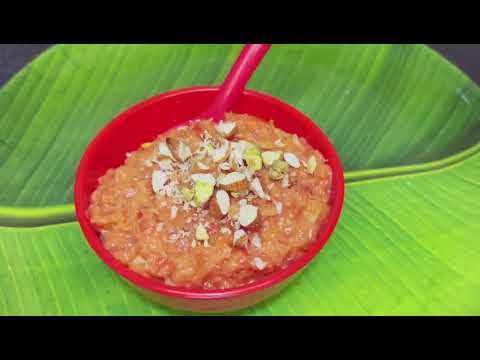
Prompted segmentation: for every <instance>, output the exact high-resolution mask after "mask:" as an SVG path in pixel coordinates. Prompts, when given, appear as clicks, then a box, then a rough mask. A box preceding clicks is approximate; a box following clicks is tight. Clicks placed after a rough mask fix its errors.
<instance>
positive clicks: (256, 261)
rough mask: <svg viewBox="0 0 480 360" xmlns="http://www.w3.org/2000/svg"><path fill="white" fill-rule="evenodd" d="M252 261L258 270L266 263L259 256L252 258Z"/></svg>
mask: <svg viewBox="0 0 480 360" xmlns="http://www.w3.org/2000/svg"><path fill="white" fill-rule="evenodd" d="M253 263H254V264H255V267H256V268H257V269H258V270H263V269H265V268H266V267H267V263H266V262H265V261H263V260H262V259H260V258H259V257H256V258H255V259H253Z"/></svg>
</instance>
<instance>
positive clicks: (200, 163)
mask: <svg viewBox="0 0 480 360" xmlns="http://www.w3.org/2000/svg"><path fill="white" fill-rule="evenodd" d="M197 166H198V168H199V169H200V170H208V169H210V167H209V166H208V165H206V164H204V163H202V162H200V161H198V162H197Z"/></svg>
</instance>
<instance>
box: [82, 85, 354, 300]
mask: <svg viewBox="0 0 480 360" xmlns="http://www.w3.org/2000/svg"><path fill="white" fill-rule="evenodd" d="M218 89H219V86H193V87H188V88H181V89H176V90H171V91H168V92H164V93H161V94H158V95H154V96H152V97H149V98H147V99H145V100H142V101H140V102H138V103H136V104H135V105H133V106H131V107H130V108H128V109H127V110H125V111H123V112H121V113H120V114H118V115H116V116H115V117H114V118H113V119H112V120H111V121H110V122H109V123H108V124H107V125H106V126H105V127H103V129H102V130H101V131H100V132H99V133H98V134H97V135H96V136H95V137H94V138H93V140H92V141H91V142H90V143H89V145H88V146H87V148H86V150H85V152H84V154H83V156H82V158H81V160H80V163H79V166H78V169H77V173H76V175H75V184H74V202H75V212H76V216H77V220H78V222H79V224H80V227H81V229H82V232H83V235H84V237H85V238H86V240H87V242H88V243H89V245H90V247H91V248H92V249H93V251H94V252H95V253H96V254H97V256H98V257H100V258H101V259H102V261H103V262H104V263H105V264H106V265H107V266H108V267H109V268H110V269H112V270H113V271H114V272H116V273H117V274H119V275H120V276H121V277H123V278H124V279H125V280H127V281H129V282H131V283H133V284H134V285H136V286H138V287H140V288H142V289H145V290H149V291H151V292H154V293H157V294H159V295H163V296H168V297H174V298H181V299H185V300H225V299H231V298H236V297H241V296H245V295H251V294H253V293H256V292H259V291H261V290H266V289H268V288H271V287H273V286H275V285H278V284H279V283H282V282H284V281H285V280H287V279H288V278H291V277H292V276H293V275H294V274H296V273H298V272H299V271H300V270H302V269H303V268H304V267H305V266H306V265H308V264H309V263H310V262H311V260H312V259H313V258H314V257H315V256H316V255H317V254H318V253H319V252H320V251H321V250H322V248H323V247H324V246H325V244H326V243H327V241H328V240H329V238H330V236H331V234H332V233H333V231H334V229H335V227H336V225H337V223H338V220H339V218H340V215H341V213H342V209H343V204H344V196H345V195H344V192H345V184H344V172H343V167H342V164H341V161H340V158H339V156H338V154H337V152H336V150H335V148H334V147H333V144H332V143H331V142H330V140H329V139H328V137H327V136H326V135H325V133H324V132H323V131H322V130H321V129H320V127H319V126H318V125H316V124H315V123H314V122H313V121H312V120H311V119H310V118H309V117H307V116H306V115H305V114H303V113H302V112H301V111H299V110H297V109H296V108H294V107H293V106H291V105H289V104H287V103H286V102H284V101H282V100H280V99H278V98H275V97H273V96H271V95H268V94H265V93H262V92H259V91H254V90H244V92H243V94H242V96H244V95H247V96H253V97H257V98H262V100H263V101H267V102H270V103H271V104H272V105H275V106H278V107H281V108H282V111H286V112H290V113H291V114H292V116H293V117H295V118H300V119H302V121H303V122H310V123H312V124H313V125H315V127H316V128H317V133H316V134H315V137H317V136H318V137H320V139H321V141H322V142H323V143H324V144H325V145H326V146H327V147H328V148H329V150H330V151H329V152H330V153H331V154H332V156H331V157H330V158H329V164H330V166H331V168H332V190H333V191H334V192H335V196H334V201H333V203H332V207H331V210H330V214H329V216H328V220H327V222H326V223H325V224H324V225H323V227H322V229H321V231H319V234H318V235H317V239H316V240H315V241H314V242H313V244H311V245H310V246H309V248H308V249H307V250H306V251H305V253H304V254H303V255H302V256H300V257H299V258H298V259H296V260H295V261H293V262H292V263H291V264H289V265H288V266H287V267H286V268H284V269H281V270H278V271H275V272H274V273H272V274H270V275H268V276H266V277H265V278H263V279H261V280H258V281H255V282H253V283H251V284H246V285H243V286H241V287H236V288H229V289H216V290H203V289H188V288H182V287H175V286H170V285H166V284H164V283H162V281H161V280H158V279H149V278H146V277H144V276H142V275H140V274H137V273H135V272H134V271H132V270H130V269H129V268H128V267H127V266H126V265H124V264H122V263H121V262H120V261H118V260H117V259H115V258H114V257H113V255H111V254H110V252H109V251H108V250H107V249H106V248H105V247H104V246H103V244H102V243H101V240H100V238H99V237H98V236H97V234H96V232H95V231H94V230H93V226H92V225H91V223H90V221H89V219H88V217H87V216H86V210H87V209H86V208H84V207H83V206H81V205H80V203H79V199H80V197H81V195H82V191H83V183H84V179H85V177H86V174H87V169H88V165H89V161H90V159H91V158H92V156H93V155H94V153H95V149H96V147H97V145H98V144H99V143H100V142H101V141H102V138H103V136H104V134H106V133H107V132H109V131H111V130H112V129H113V128H115V126H117V125H118V124H120V123H121V122H122V121H123V120H124V119H126V118H128V117H129V116H131V115H132V114H134V113H135V112H137V111H140V110H142V109H143V108H144V107H147V106H149V105H150V104H151V103H152V102H157V101H161V100H164V99H166V98H169V97H175V96H179V95H185V94H189V93H196V92H210V91H218ZM333 191H332V193H333ZM332 196H333V195H332Z"/></svg>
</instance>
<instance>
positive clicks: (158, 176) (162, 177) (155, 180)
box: [152, 170, 168, 193]
mask: <svg viewBox="0 0 480 360" xmlns="http://www.w3.org/2000/svg"><path fill="white" fill-rule="evenodd" d="M167 181H168V176H167V174H166V173H165V172H164V171H161V170H155V171H154V172H153V173H152V188H153V191H154V192H156V193H158V192H160V190H162V189H163V188H164V187H165V184H166V182H167Z"/></svg>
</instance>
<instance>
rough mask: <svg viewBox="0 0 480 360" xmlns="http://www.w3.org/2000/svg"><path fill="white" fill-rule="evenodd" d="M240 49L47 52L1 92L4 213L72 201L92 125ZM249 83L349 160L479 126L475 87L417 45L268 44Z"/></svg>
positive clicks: (454, 146)
mask: <svg viewBox="0 0 480 360" xmlns="http://www.w3.org/2000/svg"><path fill="white" fill-rule="evenodd" d="M239 50H240V47H239V46H236V45H235V46H227V45H196V46H192V45H123V46H120V45H109V46H107V45H98V46H93V45H61V46H54V47H52V48H51V49H49V50H48V51H46V52H45V53H44V54H42V55H41V56H40V57H38V58H37V59H35V60H34V61H33V62H32V63H31V64H30V65H29V66H27V67H26V68H25V69H24V70H22V71H21V72H20V73H19V74H18V75H16V76H15V77H14V78H13V79H12V80H11V81H9V82H8V83H7V85H5V86H4V87H3V88H2V89H1V90H0V188H1V189H2V191H1V192H0V206H2V207H3V209H0V210H1V211H0V213H7V214H8V213H9V212H10V210H11V208H12V207H17V208H18V207H20V208H38V207H44V206H62V205H68V204H71V202H72V184H73V179H74V174H75V170H76V167H77V164H78V161H79V159H80V157H81V154H82V153H83V151H84V149H85V147H86V145H87V144H88V142H89V141H90V140H91V139H92V137H93V136H94V135H95V134H96V133H97V132H98V130H99V129H101V128H102V127H103V126H104V125H105V124H106V123H107V122H108V121H110V120H111V119H112V118H113V117H114V116H115V115H116V114H118V113H119V112H121V111H123V110H125V109H127V108H128V107H129V106H131V105H133V104H135V103H136V102H138V101H140V100H142V99H144V98H147V97H149V96H152V95H155V94H158V93H161V92H164V91H167V90H172V89H176V88H181V87H188V86H192V85H209V84H219V83H221V82H222V80H223V78H224V76H225V74H226V72H227V71H228V69H229V68H230V66H231V64H232V63H233V61H234V60H235V58H236V56H237V55H238V53H239ZM249 87H250V88H253V89H256V90H260V91H263V92H267V93H270V94H272V95H274V96H277V97H279V98H281V99H283V100H285V101H287V102H289V103H290V104H292V105H294V106H295V107H297V108H298V109H300V110H301V111H303V112H305V113H306V114H307V115H309V116H310V117H311V118H312V119H313V120H315V121H316V122H317V124H318V125H319V126H321V127H322V128H323V129H324V130H325V131H326V133H327V134H328V135H329V136H330V137H331V139H332V140H333V142H334V144H335V146H336V147H337V149H338V151H339V153H340V156H341V158H342V161H343V163H344V166H345V169H346V170H360V169H377V168H383V167H391V166H400V165H410V164H417V163H422V162H426V161H432V160H438V159H440V158H442V157H445V156H447V155H451V154H454V153H456V152H458V151H460V150H463V149H466V148H468V147H469V146H470V145H472V144H474V143H475V142H476V141H477V140H478V138H479V136H480V123H479V115H480V90H479V88H478V87H477V86H476V85H475V84H474V83H472V82H471V81H470V80H469V79H468V78H467V77H466V76H465V75H464V74H463V73H461V72H460V71H459V70H458V69H456V68H455V67H453V66H451V65H450V64H449V63H447V62H446V61H445V60H444V59H443V58H441V57H440V56H438V55H437V54H436V53H435V52H433V51H432V50H430V49H429V48H427V47H425V46H420V45H275V46H273V47H272V50H271V52H270V53H269V54H268V55H267V57H266V58H265V60H264V63H262V65H261V67H260V68H259V70H258V72H257V73H256V74H255V75H254V77H253V79H252V81H251V82H250V84H249ZM68 209H70V210H72V208H71V207H69V208H68ZM51 212H52V210H50V213H51ZM22 216H23V218H28V217H29V216H30V214H29V213H28V212H26V213H23V214H20V218H22ZM62 216H63V217H65V216H66V217H69V216H70V218H72V212H71V211H70V212H69V213H66V212H65V213H63V215H62ZM62 216H59V218H62ZM0 218H1V217H0ZM34 218H35V217H34ZM36 219H38V217H36ZM72 219H73V218H72ZM10 220H11V219H10ZM13 222H14V221H13ZM2 223H3V224H9V223H12V221H10V222H9V221H3V222H2ZM35 223H38V221H33V222H32V224H35Z"/></svg>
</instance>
